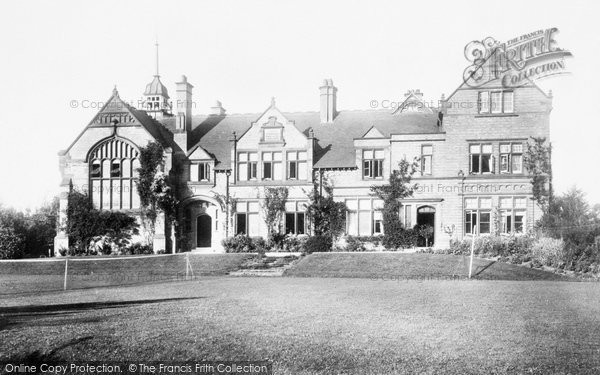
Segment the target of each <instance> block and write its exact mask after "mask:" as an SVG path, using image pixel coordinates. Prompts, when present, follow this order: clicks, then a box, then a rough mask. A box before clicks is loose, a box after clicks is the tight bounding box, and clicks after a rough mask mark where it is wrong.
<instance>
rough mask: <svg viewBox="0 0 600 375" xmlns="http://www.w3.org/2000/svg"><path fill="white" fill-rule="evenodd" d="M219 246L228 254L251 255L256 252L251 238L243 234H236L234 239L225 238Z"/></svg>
mask: <svg viewBox="0 0 600 375" xmlns="http://www.w3.org/2000/svg"><path fill="white" fill-rule="evenodd" d="M221 244H222V245H223V247H224V248H225V251H226V252H228V253H253V252H254V251H255V250H256V247H255V244H254V241H252V238H250V237H248V236H247V235H245V234H237V235H235V236H234V237H229V238H226V239H224V240H223V241H222V242H221Z"/></svg>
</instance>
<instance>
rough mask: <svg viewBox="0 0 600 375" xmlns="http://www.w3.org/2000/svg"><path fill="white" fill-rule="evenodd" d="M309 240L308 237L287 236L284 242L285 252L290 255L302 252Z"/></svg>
mask: <svg viewBox="0 0 600 375" xmlns="http://www.w3.org/2000/svg"><path fill="white" fill-rule="evenodd" d="M307 240H308V237H307V236H296V235H287V236H286V237H285V239H284V240H283V251H285V252H289V253H297V252H302V251H304V246H305V245H306V241H307Z"/></svg>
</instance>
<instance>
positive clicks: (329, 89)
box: [319, 78, 337, 124]
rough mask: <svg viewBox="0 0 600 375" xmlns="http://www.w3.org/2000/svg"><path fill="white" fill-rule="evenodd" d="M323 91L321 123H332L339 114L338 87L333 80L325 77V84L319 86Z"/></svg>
mask: <svg viewBox="0 0 600 375" xmlns="http://www.w3.org/2000/svg"><path fill="white" fill-rule="evenodd" d="M319 90H320V92H321V123H322V124H326V123H331V122H333V119H334V118H335V116H336V115H337V111H336V101H337V87H335V86H334V85H333V80H332V79H331V78H330V79H324V80H323V85H322V86H321V87H319Z"/></svg>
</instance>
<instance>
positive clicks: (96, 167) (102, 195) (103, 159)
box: [89, 138, 140, 210]
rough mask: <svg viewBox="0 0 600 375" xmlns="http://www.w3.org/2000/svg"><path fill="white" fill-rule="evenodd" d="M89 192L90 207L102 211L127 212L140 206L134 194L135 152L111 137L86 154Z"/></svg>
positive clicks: (123, 142) (127, 144)
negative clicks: (88, 167) (92, 205)
mask: <svg viewBox="0 0 600 375" xmlns="http://www.w3.org/2000/svg"><path fill="white" fill-rule="evenodd" d="M89 163H90V191H91V196H92V202H93V203H94V207H96V208H99V209H103V210H121V209H123V210H127V209H133V208H139V207H140V198H139V195H138V193H137V188H136V185H135V184H136V182H137V169H138V168H139V167H140V165H139V153H138V151H137V149H136V148H135V147H134V146H133V145H131V144H129V143H127V142H125V141H122V140H120V139H116V138H112V139H109V140H107V141H105V142H102V143H101V144H99V145H97V146H96V147H95V148H94V150H93V151H92V152H91V153H90V157H89Z"/></svg>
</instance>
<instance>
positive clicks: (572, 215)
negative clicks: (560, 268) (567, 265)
mask: <svg viewBox="0 0 600 375" xmlns="http://www.w3.org/2000/svg"><path fill="white" fill-rule="evenodd" d="M537 227H538V229H541V230H542V231H543V232H545V233H546V234H547V235H550V236H552V237H555V238H564V239H565V241H566V242H567V243H568V244H590V243H593V242H594V240H595V237H596V236H598V235H600V230H599V229H600V223H599V220H598V216H597V214H596V212H595V210H594V209H592V208H590V205H589V204H588V202H587V200H586V197H585V193H584V192H583V191H581V190H580V189H578V188H577V187H575V186H574V187H572V188H571V189H570V190H569V191H567V192H566V193H564V194H562V195H560V196H558V197H554V198H553V199H552V201H551V202H550V204H549V207H548V209H547V210H546V212H544V214H543V215H542V218H541V219H540V220H539V221H538V223H537Z"/></svg>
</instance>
